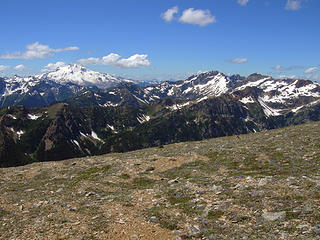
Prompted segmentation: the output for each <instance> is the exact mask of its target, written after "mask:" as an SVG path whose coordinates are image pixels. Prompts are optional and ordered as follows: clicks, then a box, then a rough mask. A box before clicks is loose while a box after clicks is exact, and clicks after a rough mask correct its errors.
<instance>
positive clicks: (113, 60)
mask: <svg viewBox="0 0 320 240" xmlns="http://www.w3.org/2000/svg"><path fill="white" fill-rule="evenodd" d="M77 62H78V63H80V64H82V65H111V66H115V67H119V68H141V67H147V66H149V65H150V64H151V62H150V61H149V60H148V55H146V54H135V55H133V56H131V57H129V58H123V59H121V56H120V55H119V54H116V53H110V54H109V55H107V56H104V57H102V58H92V57H91V58H86V59H79V60H78V61H77Z"/></svg>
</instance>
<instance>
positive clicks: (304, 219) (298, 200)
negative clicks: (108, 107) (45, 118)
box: [0, 122, 320, 240]
mask: <svg viewBox="0 0 320 240" xmlns="http://www.w3.org/2000/svg"><path fill="white" fill-rule="evenodd" d="M319 143H320V122H314V123H308V124H303V125H299V126H291V127H289V128H283V129H277V130H272V131H266V132H261V133H255V134H246V135H238V136H232V137H223V138H215V139H207V140H204V141H197V142H184V143H176V144H171V145H166V146H163V147H161V148H159V147H157V148H148V149H144V150H139V151H134V152H128V153H122V154H108V155H102V156H95V157H90V158H77V159H70V160H65V161H60V162H45V163H33V164H29V165H26V166H21V167H15V168H5V169H0V183H1V188H0V203H1V204H0V223H1V226H2V227H1V228H0V236H1V237H2V238H3V239H13V238H14V239H22V240H23V239H59V238H60V239H61V238H64V239H129V238H132V239H137V238H139V239H145V240H147V239H177V238H179V239H270V240H278V239H317V238H318V236H319V233H320V228H319V216H320V209H319V198H320V196H319V184H320V177H319V168H320V165H319V163H320V144H319Z"/></svg>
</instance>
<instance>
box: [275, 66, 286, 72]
mask: <svg viewBox="0 0 320 240" xmlns="http://www.w3.org/2000/svg"><path fill="white" fill-rule="evenodd" d="M273 69H275V70H278V71H283V70H284V67H282V66H281V65H277V66H274V67H273Z"/></svg>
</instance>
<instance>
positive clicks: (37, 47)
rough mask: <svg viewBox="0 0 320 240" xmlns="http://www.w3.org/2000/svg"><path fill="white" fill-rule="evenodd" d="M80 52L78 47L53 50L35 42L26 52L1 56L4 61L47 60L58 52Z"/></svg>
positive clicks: (27, 47) (28, 46)
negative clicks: (46, 58)
mask: <svg viewBox="0 0 320 240" xmlns="http://www.w3.org/2000/svg"><path fill="white" fill-rule="evenodd" d="M75 50H79V48H78V47H75V46H72V47H66V48H57V49H53V48H50V47H49V46H48V45H42V44H40V43H39V42H35V43H32V44H29V45H27V46H26V51H25V52H19V51H16V52H14V53H7V54H5V55H3V56H0V58H2V59H25V60H30V59H36V58H45V57H48V56H53V55H54V54H55V53H58V52H65V51H75Z"/></svg>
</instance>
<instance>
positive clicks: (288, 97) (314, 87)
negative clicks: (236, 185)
mask: <svg viewBox="0 0 320 240" xmlns="http://www.w3.org/2000/svg"><path fill="white" fill-rule="evenodd" d="M222 95H230V96H233V97H234V99H235V101H239V102H241V103H242V104H244V105H246V106H247V107H249V106H250V105H251V104H258V105H259V106H260V107H261V108H263V109H264V113H265V115H266V116H279V115H282V114H286V113H288V112H293V113H295V112H298V111H301V110H302V109H303V108H304V107H305V106H310V105H312V104H317V103H318V101H319V99H320V83H318V82H312V81H309V80H298V79H274V78H272V77H270V76H263V75H260V74H257V73H255V74H251V75H250V76H248V77H242V76H240V75H232V76H227V75H225V74H223V73H221V72H218V71H209V72H202V73H199V74H196V75H193V76H191V77H189V78H187V79H186V80H181V81H176V82H173V81H166V82H162V83H157V84H153V85H149V86H145V87H143V86H141V85H140V86H139V85H137V84H136V83H135V82H132V81H130V80H126V79H122V78H117V77H114V76H111V75H109V74H103V73H98V72H95V71H92V70H89V69H87V68H85V67H82V66H80V65H75V64H70V65H66V66H63V67H59V68H57V69H56V70H55V71H52V72H49V73H44V74H41V75H36V76H31V77H24V78H23V77H18V76H14V77H12V78H0V96H1V99H0V104H1V106H7V105H25V106H45V105H50V104H52V103H56V102H61V101H64V102H68V103H71V104H73V105H77V106H89V105H97V106H105V107H108V106H124V105H134V106H140V105H143V104H150V103H153V102H157V101H160V100H162V99H165V98H174V99H182V100H184V101H185V103H181V104H182V105H181V106H180V105H179V107H172V109H181V108H182V107H186V106H189V105H192V104H197V103H199V102H201V101H204V100H206V99H208V98H212V97H219V96H222Z"/></svg>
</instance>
